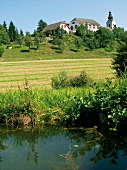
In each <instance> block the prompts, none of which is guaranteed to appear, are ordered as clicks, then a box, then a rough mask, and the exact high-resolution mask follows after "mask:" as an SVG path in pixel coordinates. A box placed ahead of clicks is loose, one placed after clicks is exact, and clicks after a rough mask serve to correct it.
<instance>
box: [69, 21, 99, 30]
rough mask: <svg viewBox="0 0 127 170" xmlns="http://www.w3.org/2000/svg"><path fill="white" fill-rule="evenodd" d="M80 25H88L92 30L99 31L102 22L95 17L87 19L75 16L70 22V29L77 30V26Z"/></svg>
mask: <svg viewBox="0 0 127 170" xmlns="http://www.w3.org/2000/svg"><path fill="white" fill-rule="evenodd" d="M79 25H85V26H87V28H88V30H90V31H97V30H98V29H99V26H100V24H99V23H98V22H96V21H95V20H93V19H85V18H74V19H73V20H72V21H71V22H70V23H69V29H70V31H71V32H76V28H77V27H78V26H79Z"/></svg>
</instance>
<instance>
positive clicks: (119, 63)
mask: <svg viewBox="0 0 127 170" xmlns="http://www.w3.org/2000/svg"><path fill="white" fill-rule="evenodd" d="M117 52H118V54H117V55H116V56H115V57H114V58H113V61H112V65H113V69H115V70H116V75H117V76H121V75H123V73H125V75H127V37H126V41H125V42H121V44H119V48H118V50H117Z"/></svg>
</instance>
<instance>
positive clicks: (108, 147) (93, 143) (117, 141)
mask: <svg viewBox="0 0 127 170" xmlns="http://www.w3.org/2000/svg"><path fill="white" fill-rule="evenodd" d="M71 133H73V139H75V140H76V141H77V143H83V141H84V144H83V145H82V146H81V147H79V148H78V149H77V150H76V151H74V152H73V157H74V158H77V157H78V156H79V155H81V156H84V155H85V154H86V153H87V152H88V151H90V150H92V149H93V148H95V149H96V151H97V153H96V154H95V157H93V158H91V159H90V160H91V161H92V162H94V163H97V162H98V161H100V160H101V159H103V158H108V159H109V160H110V163H111V164H114V165H117V160H118V159H119V154H120V152H121V151H122V152H123V155H122V156H123V157H127V132H124V131H123V132H122V131H114V130H109V129H102V130H101V133H100V132H98V131H97V129H89V130H87V131H86V132H85V133H84V131H80V132H79V133H80V135H79V133H78V135H77V134H76V132H75V134H74V132H71ZM79 136H80V137H79Z"/></svg>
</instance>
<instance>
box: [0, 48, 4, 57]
mask: <svg viewBox="0 0 127 170" xmlns="http://www.w3.org/2000/svg"><path fill="white" fill-rule="evenodd" d="M3 53H4V47H0V57H2V55H3Z"/></svg>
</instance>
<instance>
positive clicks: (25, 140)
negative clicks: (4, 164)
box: [0, 126, 63, 166]
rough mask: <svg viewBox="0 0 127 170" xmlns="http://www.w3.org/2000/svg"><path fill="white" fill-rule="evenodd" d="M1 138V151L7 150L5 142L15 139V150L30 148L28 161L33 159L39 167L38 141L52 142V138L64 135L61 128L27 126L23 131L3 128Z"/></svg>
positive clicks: (0, 159)
mask: <svg viewBox="0 0 127 170" xmlns="http://www.w3.org/2000/svg"><path fill="white" fill-rule="evenodd" d="M1 131H2V132H3V133H0V137H1V139H2V141H1V140H0V151H2V150H4V149H6V148H7V147H6V146H4V145H3V142H4V141H8V140H9V139H10V138H11V139H13V140H12V141H13V146H14V147H15V148H18V147H19V146H20V147H21V148H24V147H25V148H26V146H27V148H28V154H27V158H26V159H27V161H30V160H31V159H33V160H34V162H35V165H36V166H37V165H38V152H37V151H36V144H37V143H38V140H41V141H42V142H45V141H46V140H49V141H50V140H52V137H54V136H58V135H59V134H62V133H63V132H62V131H61V129H59V128H56V127H55V128H53V127H51V128H49V127H41V128H40V127H30V126H25V127H22V129H14V128H13V127H11V128H8V127H7V129H6V128H3V129H0V132H1ZM0 161H2V158H1V157H0Z"/></svg>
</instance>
